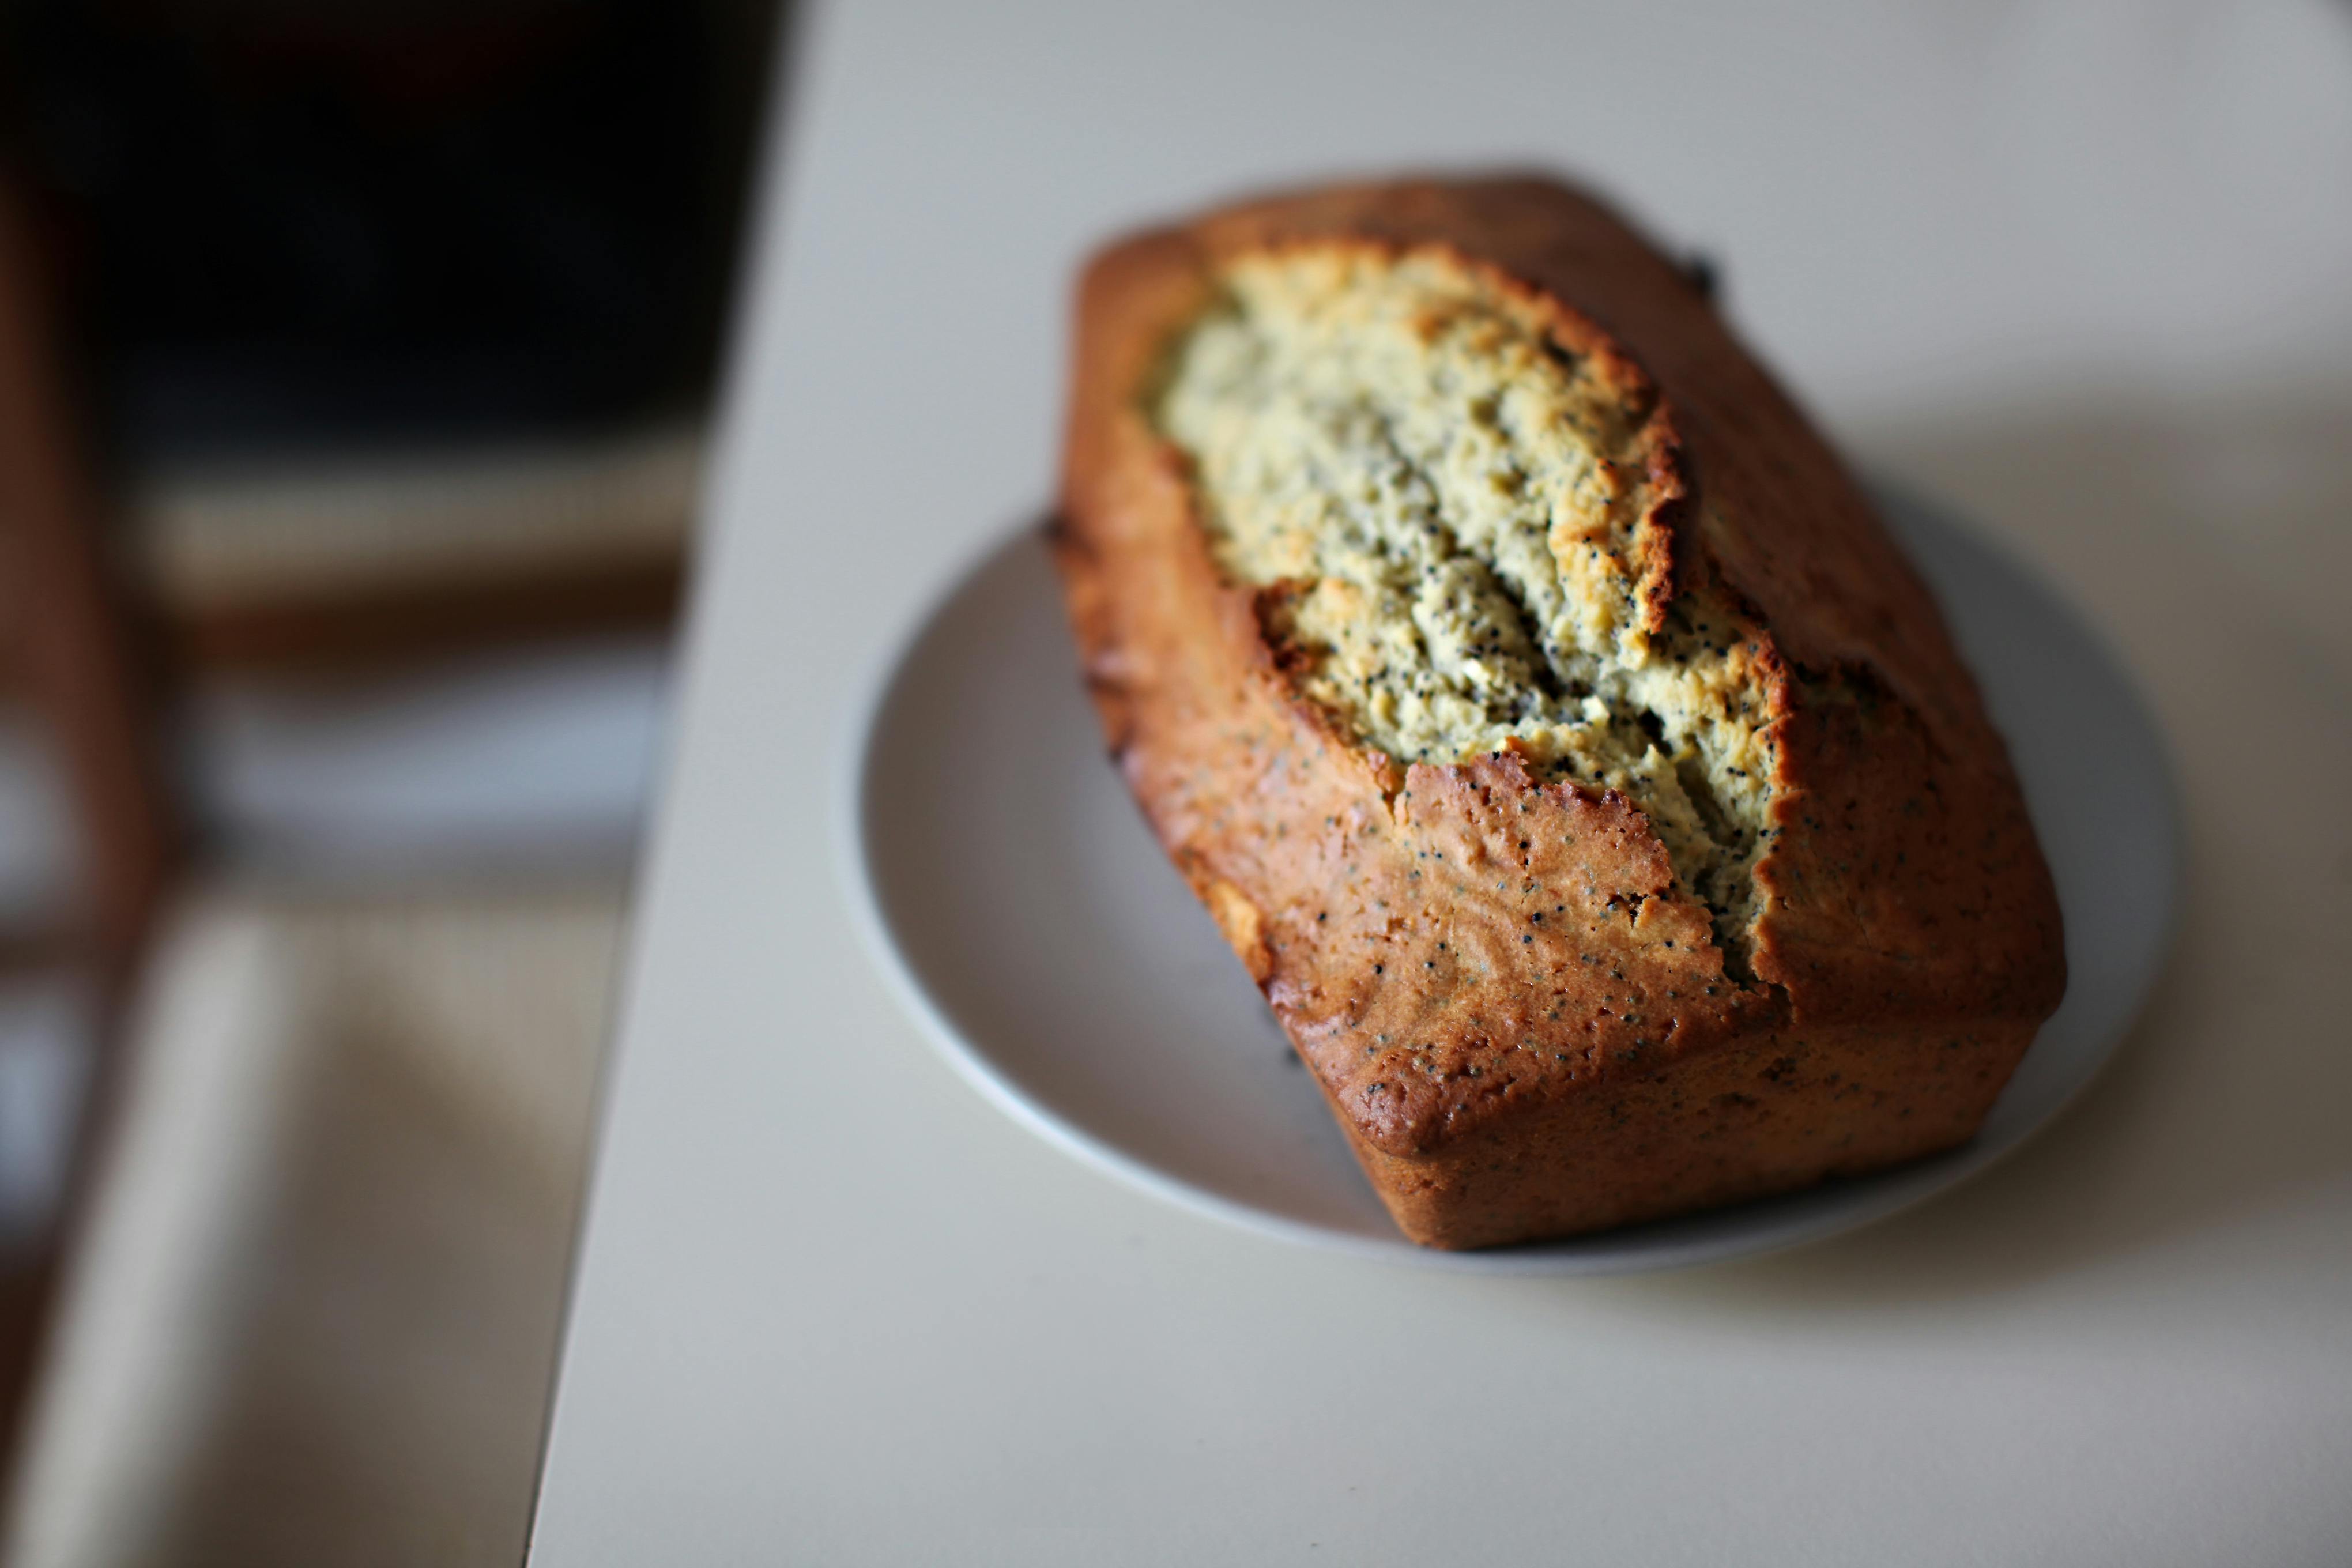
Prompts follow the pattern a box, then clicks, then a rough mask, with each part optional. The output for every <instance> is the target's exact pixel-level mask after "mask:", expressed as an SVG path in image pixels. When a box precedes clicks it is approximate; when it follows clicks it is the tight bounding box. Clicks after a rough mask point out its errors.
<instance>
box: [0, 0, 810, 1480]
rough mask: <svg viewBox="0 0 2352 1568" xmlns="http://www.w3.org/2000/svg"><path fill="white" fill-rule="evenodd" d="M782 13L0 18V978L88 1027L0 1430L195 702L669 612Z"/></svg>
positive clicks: (156, 12)
mask: <svg viewBox="0 0 2352 1568" xmlns="http://www.w3.org/2000/svg"><path fill="white" fill-rule="evenodd" d="M779 11H780V8H779V6H778V5H775V4H772V3H771V0H699V3H692V4H677V5H666V4H659V3H651V0H647V3H624V0H604V3H599V0H475V3H468V4H455V3H450V0H422V3H417V4H405V5H403V4H393V3H387V0H361V3H360V4H355V5H338V6H315V5H296V4H291V3H289V0H211V3H199V0H120V3H113V4H89V5H74V4H69V3H63V0H27V3H21V4H18V5H14V6H11V7H0V707H7V708H19V707H21V708H23V709H25V710H27V711H29V712H30V713H31V714H32V716H33V717H34V718H35V719H36V720H37V721H38V723H39V727H40V729H41V730H42V731H43V732H44V734H45V736H46V738H47V742H48V744H49V747H50V749H51V750H52V751H53V752H55V753H56V754H57V756H58V759H59V761H60V763H61V766H60V768H59V770H58V771H59V773H60V774H61V775H62V777H63V778H64V780H65V783H66V785H67V788H68V793H69V794H70V795H71V796H72V804H73V807H74V810H73V816H74V819H75V820H74V826H75V828H76V829H77V836H78V837H79V839H80V841H81V848H82V853H81V855H80V857H79V878H78V881H79V885H78V886H77V887H76V888H75V889H73V899H72V901H71V906H70V907H69V908H67V909H65V910H59V911H58V912H57V914H56V918H55V919H54V920H53V921H47V923H44V924H42V925H40V926H38V927H37V929H33V930H29V931H0V969H7V968H14V969H16V970H29V969H39V970H42V971H45V972H59V971H62V972H68V973H71V974H72V975H75V976H78V977H81V980H82V981H86V982H87V984H88V987H89V994H90V995H91V996H92V997H93V998H94V999H95V1000H94V1002H93V1004H92V1006H91V1009H90V1016H91V1020H92V1025H91V1032H92V1034H93V1035H94V1037H95V1041H96V1048H95V1049H94V1050H93V1051H91V1052H90V1053H89V1058H90V1059H89V1063H88V1064H87V1066H86V1068H85V1069H84V1070H83V1071H82V1073H81V1079H80V1081H81V1082H82V1083H83V1084H84V1085H86V1086H87V1089H86V1091H85V1092H83V1093H81V1094H80V1095H79V1097H78V1104H79V1109H77V1108H74V1107H68V1108H67V1110H66V1111H65V1112H64V1115H65V1117H66V1119H67V1120H68V1121H71V1122H72V1123H73V1124H74V1125H75V1126H76V1127H77V1128H78V1129H79V1131H78V1132H77V1133H76V1134H74V1135H72V1136H70V1137H68V1138H67V1139H66V1140H65V1141H64V1146H65V1147H66V1149H67V1151H68V1152H67V1154H66V1156H65V1158H66V1174H65V1177H64V1181H65V1200H64V1206H63V1208H62V1210H61V1212H60V1214H59V1215H55V1216H52V1217H51V1219H50V1220H49V1221H48V1222H47V1223H46V1224H45V1225H44V1226H42V1227H41V1229H40V1230H39V1232H38V1233H37V1234H36V1235H33V1236H30V1237H26V1238H22V1239H21V1240H20V1241H19V1242H18V1243H17V1244H16V1245H15V1246H14V1247H13V1248H12V1249H5V1256H0V1449H5V1445H6V1443H7V1440H8V1438H9V1436H10V1435H11V1434H12V1433H13V1429H14V1427H15V1425H16V1408H15V1407H16V1404H17V1401H18V1396H19V1395H20V1394H21V1392H22V1383H23V1375H24V1373H25V1371H26V1368H27V1367H28V1366H29V1364H30V1357H31V1355H32V1353H33V1351H34V1350H35V1349H36V1348H37V1347H36V1342H37V1338H38V1335H39V1331H40V1324H41V1320H42V1318H43V1316H44V1315H45V1313H46V1311H47V1306H46V1302H47V1299H48V1297H49V1296H50V1294H51V1291H52V1287H53V1283H54V1279H55V1277H56V1273H57V1266H58V1265H57V1260H58V1247H59V1245H60V1237H64V1236H65V1235H67V1234H68V1232H70V1230H71V1228H72V1226H73V1225H74V1222H75V1218H76V1213H75V1208H76V1204H77V1201H78V1199H77V1194H78V1193H79V1191H80V1190H81V1189H82V1187H83V1186H84V1185H85V1184H86V1182H87V1179H88V1173H89V1171H90V1169H91V1168H92V1166H91V1150H92V1148H93V1146H94V1145H96V1144H99V1143H100V1142H103V1139H102V1131H103V1122H104V1121H105V1118H106V1116H107V1114H108V1113H109V1110H110V1092H109V1091H110V1087H111V1086H110V1062H111V1059H112V1057H113V1055H114V1052H113V1051H112V1050H111V1049H110V1042H111V1040H112V1039H113V1037H115V1036H116V1035H117V1034H118V1033H119V1032H120V1031H119V1027H118V1018H119V1015H120V1012H121V1009H120V1006H119V1002H120V999H121V996H122V995H124V994H126V993H127V991H128V988H129V984H130V982H131V978H132V976H133V974H134V973H135V970H136V967H137V965H138V963H140V962H141V960H142V948H143V945H144V943H145V942H146V941H147V933H148V931H149V930H150V927H151V925H152V923H153V920H154V914H155V911H156V910H157V908H158V907H159V902H160V900H162V898H163V894H164V892H165V890H166V889H167V888H168V887H170V886H172V885H173V873H174V871H175V868H176V865H177V861H178V856H177V854H176V851H177V848H178V847H179V846H180V845H181V844H183V843H184V842H185V843H190V844H192V845H193V846H194V849H195V851H196V852H197V858H199V859H201V858H203V855H204V852H205V851H206V850H207V849H208V848H211V847H214V846H213V844H212V843H211V842H210V841H209V840H208V838H207V828H208V824H207V823H206V822H205V821H204V820H203V819H202V816H201V812H200V810H198V809H197V808H196V807H195V806H194V805H192V804H191V799H190V791H189V789H188V787H187V785H188V783H189V781H188V780H187V779H186V778H184V777H181V776H175V775H174V774H173V773H171V772H169V771H168V770H167V769H166V767H165V766H164V765H163V763H164V761H168V760H169V759H170V758H172V757H173V756H174V755H176V754H177V753H178V752H179V750H180V748H179V747H177V746H176V745H175V744H174V742H176V741H177V740H178V739H179V738H180V737H178V736H177V735H175V733H174V727H175V726H176V725H177V724H179V723H180V722H182V721H183V719H184V710H185V709H186V707H187V702H186V699H187V698H188V696H189V694H190V693H191V692H192V691H193V690H194V689H198V688H199V687H201V686H203V685H205V683H207V682H215V683H216V682H218V681H220V680H223V679H257V678H258V677H257V675H256V672H263V673H264V674H266V676H267V677H268V679H294V680H299V681H304V682H312V683H314V684H315V683H317V682H318V681H320V679H322V678H324V677H327V676H335V677H337V678H340V677H341V676H342V675H346V674H348V673H350V672H351V671H352V669H353V668H355V667H359V666H366V667H369V668H372V669H380V668H382V667H385V666H390V665H399V664H404V663H407V664H414V663H416V662H418V661H420V660H426V659H441V658H446V657H447V656H449V655H451V654H453V653H457V652H464V651H469V650H472V649H475V648H479V647H487V646H490V645H495V644H508V645H513V644H519V643H530V642H544V641H548V640H550V639H564V638H573V637H585V636H602V635H604V634H608V633H614V632H632V631H634V632H636V633H639V634H644V633H648V632H659V631H661V630H662V629H664V628H666V627H667V625H668V623H669V621H670V619H671V617H672V616H673V614H674V610H675V605H676V603H677V595H678V590H679V584H680V582H681V580H682V573H683V551H684V541H685V535H686V529H685V523H686V519H687V517H688V515H689V514H690V512H691V510H692V506H693V499H694V494H693V492H694V485H695V479H696V475H697V473H698V466H699V452H700V441H699V422H700V420H701V417H702V414H703V410H704V407H705V405H706V404H707V401H708V397H709V391H710V387H711V382H712V378H713V372H714V368H715V365H716V361H717V356H718V353H719V330H720V322H721V316H722V311H723V307H724V303H725V300H726V297H727V294H728V289H729V274H730V264H731V261H732V259H733V255H734V251H735V248H736V238H737V233H738V229H739V226H740V212H741V206H742V202H743V196H744V194H745V187H746V182H747V179H748V173H749V170H750V167H751V161H752V157H753V154H754V152H755V145H754V143H755V141H756V137H755V134H754V129H755V126H756V125H757V123H758V121H759V120H760V118H761V107H762V106H761V91H762V89H763V87H764V84H765V80H766V77H767V72H768V68H769V67H770V65H771V63H772V37H773V34H774V29H775V27H776V26H778V24H779V20H780V16H779ZM78 983H79V982H78ZM93 1128H98V1129H100V1131H99V1132H97V1133H93V1132H92V1131H91V1130H92V1129H93ZM0 1460H5V1452H0Z"/></svg>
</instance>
